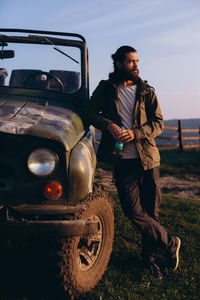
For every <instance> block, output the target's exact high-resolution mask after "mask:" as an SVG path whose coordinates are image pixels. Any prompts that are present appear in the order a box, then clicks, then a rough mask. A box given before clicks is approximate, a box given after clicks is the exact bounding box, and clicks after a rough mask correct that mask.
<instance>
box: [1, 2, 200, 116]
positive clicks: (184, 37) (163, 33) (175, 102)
mask: <svg viewBox="0 0 200 300" xmlns="http://www.w3.org/2000/svg"><path fill="white" fill-rule="evenodd" d="M0 27H1V28H23V29H38V30H51V31H63V32H75V33H80V34H82V35H83V36H84V37H85V39H86V41H87V46H88V49H89V73H90V75H89V76H90V94H91V93H92V91H93V90H94V89H95V87H96V86H97V85H98V83H99V81H100V80H102V79H107V78H108V74H109V73H110V72H112V70H113V66H112V60H111V54H112V53H114V52H115V51H116V50H117V48H118V47H120V46H122V45H130V46H132V47H134V48H135V49H137V52H138V56H139V60H140V62H139V70H140V77H141V78H142V79H144V80H147V81H148V83H149V85H151V86H153V87H154V88H155V91H156V94H157V96H158V99H159V102H160V106H161V109H162V112H163V116H164V119H165V120H167V119H189V118H200V1H199V0H73V1H71V0H56V1H52V0H34V1H33V0H29V1H27V0H17V1H16V0H0Z"/></svg>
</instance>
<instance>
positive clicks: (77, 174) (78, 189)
mask: <svg viewBox="0 0 200 300" xmlns="http://www.w3.org/2000/svg"><path fill="white" fill-rule="evenodd" d="M95 168H96V154H95V151H94V147H93V145H92V143H91V141H90V140H89V139H88V137H83V138H82V139H81V140H80V142H79V143H78V144H77V145H76V146H75V147H74V148H73V150H72V151H71V155H70V162H69V198H68V199H69V203H70V204H76V203H78V202H80V201H81V200H84V199H85V198H86V197H87V195H88V194H89V193H91V192H92V188H93V182H94V173H95Z"/></svg>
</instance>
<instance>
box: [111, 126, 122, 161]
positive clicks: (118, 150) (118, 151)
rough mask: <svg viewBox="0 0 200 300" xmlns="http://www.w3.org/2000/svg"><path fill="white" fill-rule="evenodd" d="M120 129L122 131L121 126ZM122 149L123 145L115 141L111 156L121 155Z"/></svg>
mask: <svg viewBox="0 0 200 300" xmlns="http://www.w3.org/2000/svg"><path fill="white" fill-rule="evenodd" d="M120 128H121V129H122V130H124V127H123V126H121V127H120ZM123 147H124V145H123V143H121V142H118V141H116V143H115V148H114V152H113V154H114V155H117V156H120V155H121V154H122V150H123Z"/></svg>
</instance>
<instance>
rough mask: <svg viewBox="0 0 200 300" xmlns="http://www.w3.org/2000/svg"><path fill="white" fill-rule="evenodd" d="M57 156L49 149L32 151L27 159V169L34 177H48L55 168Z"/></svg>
mask: <svg viewBox="0 0 200 300" xmlns="http://www.w3.org/2000/svg"><path fill="white" fill-rule="evenodd" d="M56 161H57V155H56V154H55V153H54V152H52V151H51V150H49V149H45V148H41V149H37V150H34V151H33V152H32V153H31V154H30V155H29V157H28V161H27V164H28V169H29V171H30V172H31V173H33V174H34V175H36V176H48V175H50V174H51V173H52V172H53V171H54V170H55V167H56Z"/></svg>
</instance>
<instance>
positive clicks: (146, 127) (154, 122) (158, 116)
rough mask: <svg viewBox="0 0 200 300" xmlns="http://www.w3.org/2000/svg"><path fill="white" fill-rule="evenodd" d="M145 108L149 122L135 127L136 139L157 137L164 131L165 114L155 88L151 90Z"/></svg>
mask: <svg viewBox="0 0 200 300" xmlns="http://www.w3.org/2000/svg"><path fill="white" fill-rule="evenodd" d="M145 110H146V116H147V122H145V123H144V124H142V125H141V126H139V127H136V128H134V129H133V131H134V133H135V140H136V141H139V140H144V139H147V140H149V139H151V138H156V137H157V136H158V135H160V134H161V133H162V131H163V127H164V121H163V116H162V112H161V109H160V105H159V103H158V99H157V96H156V94H155V92H154V90H153V89H151V90H150V94H149V95H148V97H147V99H146V105H145Z"/></svg>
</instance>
